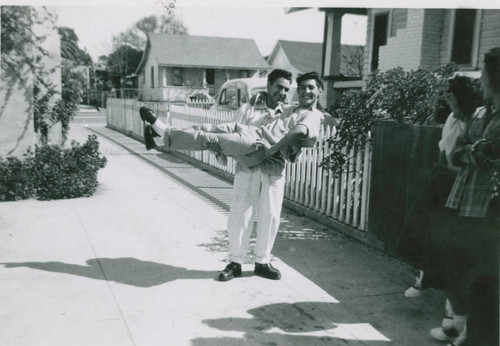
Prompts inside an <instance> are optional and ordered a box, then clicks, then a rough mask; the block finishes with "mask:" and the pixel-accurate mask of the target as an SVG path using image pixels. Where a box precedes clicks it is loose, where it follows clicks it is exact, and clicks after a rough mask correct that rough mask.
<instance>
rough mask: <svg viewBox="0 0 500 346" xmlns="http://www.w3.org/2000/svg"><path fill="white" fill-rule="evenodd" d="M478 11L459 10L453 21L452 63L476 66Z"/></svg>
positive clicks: (456, 11)
mask: <svg viewBox="0 0 500 346" xmlns="http://www.w3.org/2000/svg"><path fill="white" fill-rule="evenodd" d="M477 12H478V10H471V9H457V10H455V18H454V20H452V25H453V31H452V32H453V34H452V35H453V37H452V41H451V42H452V45H451V57H450V61H452V62H454V63H456V64H458V65H468V66H472V65H475V62H476V59H475V56H476V47H475V41H477V37H476V31H478V30H476V20H477V19H476V18H477Z"/></svg>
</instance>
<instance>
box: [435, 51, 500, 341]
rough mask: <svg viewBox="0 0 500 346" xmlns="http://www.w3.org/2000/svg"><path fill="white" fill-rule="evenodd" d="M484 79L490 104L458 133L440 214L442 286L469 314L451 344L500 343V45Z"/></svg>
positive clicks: (489, 55) (487, 62) (486, 62)
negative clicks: (443, 235)
mask: <svg viewBox="0 0 500 346" xmlns="http://www.w3.org/2000/svg"><path fill="white" fill-rule="evenodd" d="M481 84H482V88H483V95H484V98H485V101H486V103H487V106H486V107H484V108H480V109H478V111H477V114H476V116H475V117H474V118H473V119H472V120H471V122H470V123H469V124H468V126H467V128H466V130H465V131H464V133H463V134H462V135H460V136H459V137H458V139H457V142H456V145H455V149H454V150H453V152H452V154H451V159H452V162H453V164H454V165H455V166H458V167H460V172H459V173H458V175H457V177H456V179H455V182H454V184H453V186H452V188H451V191H450V194H449V196H448V199H447V201H446V205H445V206H446V207H447V208H446V212H444V215H443V216H442V218H441V219H440V220H439V223H441V224H442V225H443V226H444V225H447V227H449V231H448V232H446V234H447V235H448V239H446V242H447V246H446V247H445V248H444V249H443V253H442V256H441V263H440V267H441V268H442V271H441V275H442V279H443V282H442V283H443V287H442V288H445V289H447V290H448V297H449V298H450V300H452V304H453V301H455V304H454V305H455V306H461V307H463V309H464V313H465V314H466V315H467V316H468V317H467V328H460V329H461V330H459V332H460V334H459V335H458V337H457V338H455V339H454V340H452V343H451V344H450V345H484V346H490V345H491V346H498V345H499V337H498V331H499V330H498V323H499V316H498V293H499V291H498V284H499V282H498V280H499V275H498V274H499V272H498V271H499V264H498V262H499V239H500V222H499V216H500V203H499V196H498V186H499V180H500V179H499V176H500V111H499V110H500V47H497V48H493V49H491V50H490V51H489V52H487V53H486V54H485V59H484V67H483V71H482V78H481ZM465 314H464V315H465ZM461 322H465V321H461Z"/></svg>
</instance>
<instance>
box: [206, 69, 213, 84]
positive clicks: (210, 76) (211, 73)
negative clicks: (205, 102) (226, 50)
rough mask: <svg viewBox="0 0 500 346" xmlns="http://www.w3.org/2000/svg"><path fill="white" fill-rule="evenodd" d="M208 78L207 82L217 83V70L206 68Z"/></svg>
mask: <svg viewBox="0 0 500 346" xmlns="http://www.w3.org/2000/svg"><path fill="white" fill-rule="evenodd" d="M206 75H207V77H206V79H207V84H209V85H213V84H215V70H214V69H213V68H207V69H206Z"/></svg>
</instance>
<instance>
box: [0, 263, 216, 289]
mask: <svg viewBox="0 0 500 346" xmlns="http://www.w3.org/2000/svg"><path fill="white" fill-rule="evenodd" d="M85 263H87V265H86V266H84V265H78V264H70V263H62V262H21V263H2V264H3V265H4V266H5V267H6V268H18V267H26V268H32V269H38V270H44V271H49V272H54V273H62V274H71V275H78V276H83V277H86V278H90V279H96V280H106V281H115V282H118V283H122V284H125V285H131V286H137V287H152V286H158V285H161V284H164V283H167V282H171V281H174V280H178V279H214V278H215V276H216V274H217V273H216V272H212V271H203V270H189V269H186V268H181V267H174V266H171V265H168V264H161V263H155V262H148V261H141V260H138V259H136V258H131V257H125V258H94V259H89V260H87V261H86V262H85Z"/></svg>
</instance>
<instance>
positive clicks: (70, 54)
mask: <svg viewBox="0 0 500 346" xmlns="http://www.w3.org/2000/svg"><path fill="white" fill-rule="evenodd" d="M57 32H58V33H59V37H60V38H61V58H63V59H67V60H71V61H74V62H75V63H76V64H77V65H90V64H91V63H92V59H91V58H90V55H89V54H88V53H87V52H86V51H84V50H82V49H80V48H79V47H78V36H77V35H76V33H75V31H74V30H73V29H71V28H68V27H64V26H61V27H59V28H57Z"/></svg>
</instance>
